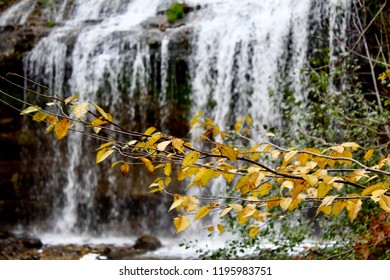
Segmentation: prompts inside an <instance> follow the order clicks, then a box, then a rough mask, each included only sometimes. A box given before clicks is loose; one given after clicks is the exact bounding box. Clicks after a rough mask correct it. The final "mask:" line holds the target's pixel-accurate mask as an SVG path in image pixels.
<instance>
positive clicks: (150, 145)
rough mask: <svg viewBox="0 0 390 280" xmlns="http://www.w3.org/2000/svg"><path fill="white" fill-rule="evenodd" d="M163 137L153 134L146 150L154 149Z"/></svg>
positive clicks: (146, 145) (145, 147)
mask: <svg viewBox="0 0 390 280" xmlns="http://www.w3.org/2000/svg"><path fill="white" fill-rule="evenodd" d="M162 136H163V135H162V134H161V133H155V134H153V135H152V136H151V137H150V138H149V140H148V141H147V142H146V143H145V146H144V149H149V148H150V147H152V146H153V145H154V144H155V143H156V142H157V141H158V140H160V139H161V137H162Z"/></svg>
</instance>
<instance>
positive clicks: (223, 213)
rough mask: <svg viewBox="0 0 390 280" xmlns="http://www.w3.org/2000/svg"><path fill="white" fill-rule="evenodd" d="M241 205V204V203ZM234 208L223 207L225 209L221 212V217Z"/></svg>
mask: <svg viewBox="0 0 390 280" xmlns="http://www.w3.org/2000/svg"><path fill="white" fill-rule="evenodd" d="M240 206H241V205H240ZM232 209H233V208H232V207H227V208H225V209H223V211H222V212H221V215H220V216H219V217H220V218H222V217H223V216H225V215H226V214H227V213H229V212H230V211H231V210H232Z"/></svg>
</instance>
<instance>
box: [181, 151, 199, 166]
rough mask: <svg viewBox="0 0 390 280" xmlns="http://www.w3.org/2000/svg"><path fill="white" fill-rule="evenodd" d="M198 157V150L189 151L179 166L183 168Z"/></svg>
mask: <svg viewBox="0 0 390 280" xmlns="http://www.w3.org/2000/svg"><path fill="white" fill-rule="evenodd" d="M199 158H200V153H199V152H197V151H192V152H189V153H188V154H187V155H186V156H185V157H184V160H183V164H182V166H181V168H185V167H187V166H190V165H192V164H194V163H195V162H196V161H197V160H198V159H199Z"/></svg>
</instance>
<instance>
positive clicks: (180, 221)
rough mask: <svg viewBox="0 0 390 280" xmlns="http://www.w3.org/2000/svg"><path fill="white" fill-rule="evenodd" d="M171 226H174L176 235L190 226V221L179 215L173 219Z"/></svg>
mask: <svg viewBox="0 0 390 280" xmlns="http://www.w3.org/2000/svg"><path fill="white" fill-rule="evenodd" d="M173 224H174V225H175V228H176V233H179V232H182V231H183V230H185V229H186V228H188V227H189V226H190V219H188V217H186V216H182V215H180V214H179V215H178V216H177V217H176V218H174V219H173Z"/></svg>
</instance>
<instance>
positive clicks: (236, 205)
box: [228, 203, 243, 212]
mask: <svg viewBox="0 0 390 280" xmlns="http://www.w3.org/2000/svg"><path fill="white" fill-rule="evenodd" d="M228 206H229V207H230V208H233V209H234V210H236V211H237V212H241V211H242V208H243V207H242V205H240V204H235V203H232V204H228Z"/></svg>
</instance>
